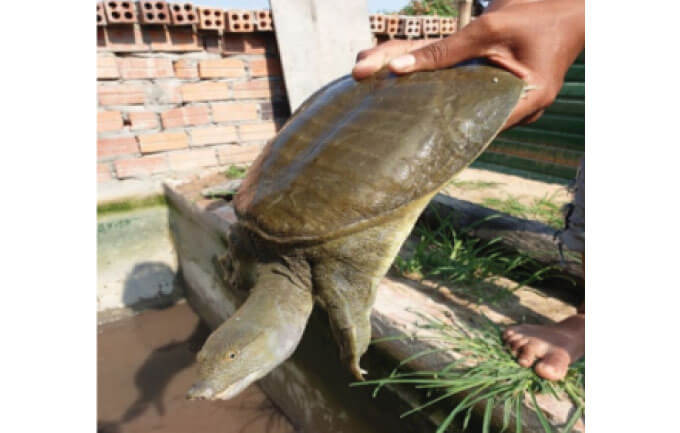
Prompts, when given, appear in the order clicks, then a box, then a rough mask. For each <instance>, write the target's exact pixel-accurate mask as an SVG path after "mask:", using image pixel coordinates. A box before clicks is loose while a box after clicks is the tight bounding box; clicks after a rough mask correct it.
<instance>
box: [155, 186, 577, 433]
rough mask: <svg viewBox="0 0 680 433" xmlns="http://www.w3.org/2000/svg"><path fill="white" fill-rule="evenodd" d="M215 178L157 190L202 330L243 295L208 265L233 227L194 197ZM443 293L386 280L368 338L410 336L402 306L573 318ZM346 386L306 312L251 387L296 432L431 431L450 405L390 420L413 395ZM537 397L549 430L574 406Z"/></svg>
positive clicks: (391, 359) (385, 352)
mask: <svg viewBox="0 0 680 433" xmlns="http://www.w3.org/2000/svg"><path fill="white" fill-rule="evenodd" d="M224 180H225V178H224V177H223V176H209V177H204V178H202V179H197V180H194V181H192V182H188V183H185V184H181V185H174V186H173V185H166V187H165V192H166V197H167V201H168V204H169V207H170V226H171V230H172V235H173V238H174V243H175V247H176V250H177V253H178V258H179V266H180V269H181V272H182V275H183V278H184V280H185V283H186V285H187V292H186V296H187V300H188V301H189V303H190V304H191V305H192V307H193V308H194V309H195V310H196V312H197V313H198V314H199V315H200V316H201V317H202V318H203V319H204V320H205V321H206V322H207V323H208V324H209V325H210V326H211V327H217V326H218V325H219V324H220V323H222V321H224V320H225V319H226V318H227V317H228V316H229V315H230V314H232V313H233V312H234V311H235V309H236V308H237V306H238V305H239V304H240V303H241V302H242V301H243V300H244V299H245V297H246V296H247V294H246V293H237V292H235V291H233V290H232V289H230V288H229V287H228V286H227V285H226V284H225V283H224V281H225V278H224V277H225V275H224V273H223V271H222V269H221V267H220V266H219V263H218V260H217V259H218V258H219V257H220V256H221V255H222V254H224V252H225V251H226V247H225V243H224V242H223V239H224V238H225V236H226V234H227V232H228V230H229V227H230V226H231V225H232V224H234V223H235V222H236V217H235V215H234V212H233V209H232V208H231V206H230V205H229V203H228V202H226V201H223V200H208V199H205V198H203V197H202V196H201V195H200V192H201V191H202V190H203V189H205V188H206V187H209V186H211V185H216V184H219V183H223V182H224ZM451 288H452V287H446V286H434V285H429V284H422V283H419V282H415V281H411V280H404V279H397V278H390V277H388V278H385V279H384V280H383V282H382V283H381V285H380V287H379V289H378V294H377V299H376V303H375V306H374V309H373V314H372V318H371V321H372V328H373V338H380V337H385V336H393V335H396V334H400V333H412V331H413V330H414V321H415V320H416V317H415V316H414V314H413V313H411V312H409V310H416V311H419V312H421V313H426V314H429V315H431V316H434V317H437V318H441V319H443V320H447V317H454V318H455V319H456V320H457V321H459V322H461V323H463V324H464V325H465V326H466V327H469V329H473V328H474V327H475V321H476V320H475V319H479V316H480V314H484V315H486V316H487V317H488V318H489V319H491V320H493V321H494V322H497V323H513V322H515V321H520V320H522V321H525V320H528V321H533V322H543V323H551V322H555V321H558V320H561V319H563V318H565V317H567V316H569V315H571V314H573V313H574V312H575V308H574V307H573V306H569V305H567V304H565V303H563V302H561V301H559V300H557V299H554V298H550V297H545V296H543V295H540V294H537V293H536V292H535V291H534V290H532V289H530V288H525V289H520V290H518V291H516V292H515V293H514V294H513V295H512V299H510V300H508V301H506V302H505V303H504V304H503V305H501V306H497V305H476V304H472V303H471V302H469V301H468V300H466V299H464V298H462V297H460V296H458V295H456V294H454V293H453V291H452V290H451ZM457 289H460V288H457ZM456 293H459V290H456ZM477 321H478V320H477ZM432 344H433V343H432V342H431V341H429V340H428V341H425V340H418V339H416V340H415V341H409V342H404V341H399V340H392V341H385V342H381V343H378V344H375V345H373V346H372V347H371V348H370V349H369V351H368V352H367V353H366V354H365V355H364V357H363V358H362V366H363V367H364V368H366V369H367V370H368V371H369V375H368V377H369V378H379V377H384V376H385V375H387V374H388V373H389V371H391V369H392V368H393V367H394V366H395V365H396V363H397V362H398V360H401V359H404V358H405V357H407V356H409V355H412V354H414V353H417V352H418V351H420V350H422V349H424V348H428V347H429V348H432V347H435V346H432ZM458 356H459V354H456V353H453V352H445V353H440V354H439V355H437V356H428V357H423V358H420V359H419V360H418V361H417V362H415V361H414V362H412V363H411V364H410V365H409V366H410V367H412V368H417V369H426V370H432V369H436V368H438V367H440V366H441V365H442V363H448V362H451V361H452V360H454V359H456V357H458ZM352 381H353V379H352V378H351V377H350V375H349V374H348V373H347V372H346V370H345V369H344V367H343V366H342V365H341V364H340V362H339V359H338V353H337V348H336V346H335V344H334V342H333V340H332V337H331V334H330V329H329V327H328V319H327V317H326V314H325V312H324V311H323V310H321V309H320V308H315V311H314V313H313V314H312V317H311V319H310V322H309V325H308V327H307V330H306V331H305V335H304V337H303V340H302V342H301V344H300V346H299V347H298V349H297V350H296V352H295V354H294V355H293V357H292V358H291V359H289V360H288V361H286V362H285V363H284V364H282V365H281V366H280V367H279V368H277V369H276V370H274V371H273V372H272V373H271V374H269V375H268V376H266V377H265V378H263V379H262V380H261V381H260V385H261V386H262V388H263V389H264V390H265V392H266V393H267V394H268V395H269V396H270V398H272V399H273V400H274V401H275V402H276V403H277V404H278V405H279V406H280V407H281V408H282V409H283V411H284V412H285V413H286V414H287V415H288V416H289V417H290V419H292V420H294V421H295V422H297V423H299V426H298V427H300V428H301V429H302V430H303V431H333V432H337V433H343V432H348V433H349V432H352V433H359V432H383V431H384V432H395V431H399V432H425V431H435V430H436V426H437V424H438V423H439V422H440V421H441V420H442V419H443V417H444V416H445V415H446V414H447V413H448V410H450V408H451V406H450V405H449V406H447V403H444V404H442V405H435V406H434V409H432V410H424V411H422V412H419V413H416V414H414V415H411V416H409V417H406V418H403V419H400V418H399V415H400V414H401V413H403V412H404V411H406V410H408V409H410V408H412V407H414V405H416V404H418V402H419V401H421V399H422V395H419V394H418V393H417V392H414V391H413V390H410V389H407V388H401V387H396V386H390V387H385V389H384V390H383V391H381V392H380V393H379V394H378V396H377V397H376V398H375V399H374V398H372V397H371V392H372V389H369V387H366V388H364V387H359V388H349V387H348V385H349V383H351V382H352ZM540 397H541V398H539V405H540V406H541V407H542V409H543V411H544V412H545V413H546V415H547V416H548V418H549V420H550V422H551V423H552V424H553V427H554V428H555V429H556V431H557V430H558V429H559V428H560V426H561V425H563V424H564V423H565V422H566V420H567V419H568V417H569V415H570V414H571V413H572V412H573V410H574V408H573V407H572V405H571V403H570V402H569V400H567V399H565V400H557V399H554V398H553V397H550V396H540ZM448 404H450V403H448ZM525 405H526V402H525ZM482 412H483V407H481V406H480V407H478V408H477V411H476V413H475V416H474V417H473V420H472V425H473V426H474V425H475V423H477V424H479V425H481V422H480V420H481V413H482ZM474 418H476V419H474ZM501 420H502V408H496V409H495V411H494V419H493V425H494V426H495V430H499V428H498V427H499V426H500V425H501ZM522 423H523V426H524V427H523V431H524V432H530V433H531V432H536V433H538V432H542V431H543V429H542V427H541V426H540V423H539V421H538V419H537V418H536V416H535V415H534V413H533V411H531V410H529V409H528V405H527V407H525V412H524V414H523V416H522ZM575 429H576V430H577V431H584V425H583V423H582V422H579V423H577V426H576V427H575Z"/></svg>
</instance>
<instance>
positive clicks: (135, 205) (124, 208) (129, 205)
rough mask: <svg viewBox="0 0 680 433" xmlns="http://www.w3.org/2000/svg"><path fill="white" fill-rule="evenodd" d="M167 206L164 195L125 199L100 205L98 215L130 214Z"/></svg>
mask: <svg viewBox="0 0 680 433" xmlns="http://www.w3.org/2000/svg"><path fill="white" fill-rule="evenodd" d="M165 205H167V201H166V200H165V196H164V195H163V194H157V195H151V196H148V197H141V198H132V199H124V200H118V201H110V202H106V203H102V204H98V205H97V215H98V216H102V215H105V214H109V213H115V212H129V211H131V210H135V209H141V208H147V207H153V206H165Z"/></svg>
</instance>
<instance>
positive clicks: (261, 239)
mask: <svg viewBox="0 0 680 433" xmlns="http://www.w3.org/2000/svg"><path fill="white" fill-rule="evenodd" d="M523 89H524V82H523V81H521V80H520V79H518V78H517V77H515V76H514V75H512V74H510V73H509V72H506V71H503V70H501V69H497V68H494V67H490V66H481V65H474V66H460V67H457V68H453V69H446V70H440V71H434V72H419V73H413V74H409V75H405V76H400V77H396V76H394V75H392V74H389V73H387V72H384V71H381V72H379V73H378V74H376V75H375V76H374V77H372V78H369V79H367V80H363V81H361V82H357V81H355V80H354V79H352V78H351V77H350V76H347V77H343V78H340V79H338V80H336V81H334V82H332V83H330V84H328V85H327V86H325V87H324V88H322V89H321V90H319V91H318V92H316V93H315V94H314V95H312V96H311V97H310V98H309V99H308V100H307V101H306V102H305V103H304V104H303V105H302V106H301V107H300V108H299V109H298V110H297V111H296V112H295V113H294V114H293V116H292V117H291V118H290V120H289V121H288V122H287V123H286V125H284V127H283V128H282V130H281V131H280V132H279V133H278V135H277V136H276V137H275V138H274V139H273V140H272V141H271V142H269V143H268V145H267V146H266V147H265V149H264V150H263V151H262V153H261V154H260V155H259V157H258V158H257V160H256V161H255V162H254V163H253V165H252V166H251V168H250V169H249V171H248V173H247V175H246V178H245V179H244V181H243V183H242V185H241V187H240V188H239V191H238V193H237V194H236V196H235V198H234V207H235V210H236V214H237V216H238V219H239V221H238V224H236V225H235V226H234V227H233V229H232V231H231V235H230V241H229V250H230V265H229V269H230V271H231V274H232V278H231V281H232V282H233V284H235V285H236V286H238V288H239V289H244V290H250V295H249V297H248V299H247V300H246V301H245V303H244V304H243V305H242V306H241V307H240V308H239V310H238V311H236V313H235V314H234V315H233V316H232V317H230V318H229V319H228V320H227V321H226V322H225V323H224V324H222V325H221V326H220V327H219V328H218V329H217V330H216V331H215V332H214V333H213V334H212V335H211V336H210V337H209V338H208V340H207V341H206V343H205V345H204V347H203V349H202V350H201V352H200V353H199V354H198V360H199V376H200V381H199V382H198V383H197V384H196V385H194V387H192V389H191V390H190V391H189V397H190V398H208V399H214V398H230V397H232V396H234V395H236V394H237V393H238V392H240V391H241V390H242V389H243V388H245V387H246V386H247V385H249V384H250V383H252V382H254V381H255V380H257V379H259V378H261V377H262V376H264V375H265V374H267V373H268V372H269V371H271V370H272V369H273V368H275V367H276V366H277V365H279V364H280V363H281V362H283V361H284V360H286V359H287V358H288V357H289V356H290V355H291V354H292V353H293V351H294V350H295V348H296V346H297V345H298V343H299V341H300V339H301V337H302V333H303V331H304V329H305V326H306V323H307V319H308V318H309V315H310V314H311V311H312V306H313V303H314V301H317V302H319V303H320V304H321V306H322V307H323V308H325V310H326V311H327V312H328V317H329V320H330V325H331V329H332V331H333V336H334V337H335V340H336V341H337V343H338V346H339V348H340V356H341V357H342V359H343V360H345V362H346V363H347V366H348V368H349V369H350V370H351V372H352V373H353V374H354V375H355V376H356V377H357V378H358V379H362V370H361V369H360V367H359V359H360V358H361V355H363V354H364V352H365V351H366V349H367V347H368V344H369V341H370V338H371V325H370V314H371V307H372V305H373V302H374V300H375V294H376V288H377V285H378V283H379V281H380V280H381V279H382V278H383V276H384V275H385V274H386V273H387V270H388V268H389V266H390V264H391V263H392V261H393V260H394V258H395V256H396V254H397V252H398V251H399V248H400V247H401V245H402V243H403V242H404V240H405V239H406V237H407V236H408V234H409V232H410V231H411V229H412V228H413V225H414V224H415V222H416V219H417V218H418V216H419V215H420V213H421V212H422V210H423V209H424V207H425V206H426V205H427V203H428V202H429V201H430V199H431V198H432V197H433V196H434V195H435V194H436V193H437V192H438V191H439V189H440V188H442V187H443V186H444V185H446V184H447V183H448V182H449V181H450V180H451V179H452V177H453V176H455V175H456V174H457V173H458V172H459V171H460V170H462V169H463V168H465V167H466V166H467V165H468V164H470V163H471V162H472V161H474V159H475V158H476V157H477V156H478V155H479V154H480V153H481V152H482V151H483V150H484V149H485V148H486V146H487V145H488V144H489V142H490V141H491V140H492V139H493V138H494V137H495V136H496V134H497V133H498V132H499V130H500V128H501V127H502V126H503V124H504V123H505V121H506V119H507V118H508V116H509V114H510V112H511V111H512V109H513V108H514V107H515V105H516V104H517V102H518V100H519V98H520V97H521V95H522V91H523Z"/></svg>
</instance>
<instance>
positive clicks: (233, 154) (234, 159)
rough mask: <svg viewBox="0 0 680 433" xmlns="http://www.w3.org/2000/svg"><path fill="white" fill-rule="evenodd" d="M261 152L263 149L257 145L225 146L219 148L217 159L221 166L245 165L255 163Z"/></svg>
mask: <svg viewBox="0 0 680 433" xmlns="http://www.w3.org/2000/svg"><path fill="white" fill-rule="evenodd" d="M261 150H262V148H261V147H260V146H258V145H256V144H249V145H245V146H241V145H238V144H225V145H223V146H219V147H217V158H218V159H219V161H220V165H227V164H243V163H247V162H252V161H254V160H255V158H257V155H259V154H260V151H261Z"/></svg>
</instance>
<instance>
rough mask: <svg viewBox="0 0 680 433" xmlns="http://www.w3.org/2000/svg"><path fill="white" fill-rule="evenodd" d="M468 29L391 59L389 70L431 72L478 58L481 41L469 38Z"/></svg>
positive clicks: (480, 52) (397, 72)
mask: <svg viewBox="0 0 680 433" xmlns="http://www.w3.org/2000/svg"><path fill="white" fill-rule="evenodd" d="M471 25H472V24H471ZM469 27H470V25H468V26H467V27H466V28H465V29H464V30H462V31H460V32H459V33H454V34H452V35H451V36H449V37H447V38H444V39H442V40H440V41H437V42H434V43H431V44H428V45H425V46H424V47H422V48H419V49H417V50H413V51H411V52H410V53H408V54H404V55H402V56H399V57H397V58H395V59H393V60H392V61H390V63H389V68H390V70H391V71H392V72H394V73H396V74H405V73H408V72H415V71H432V70H435V69H442V68H446V67H449V66H452V65H455V64H456V63H460V62H462V61H464V60H468V59H471V58H474V57H479V56H480V55H481V54H482V52H483V50H482V41H481V40H480V38H471V37H470V36H469V32H466V30H468V28H469Z"/></svg>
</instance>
